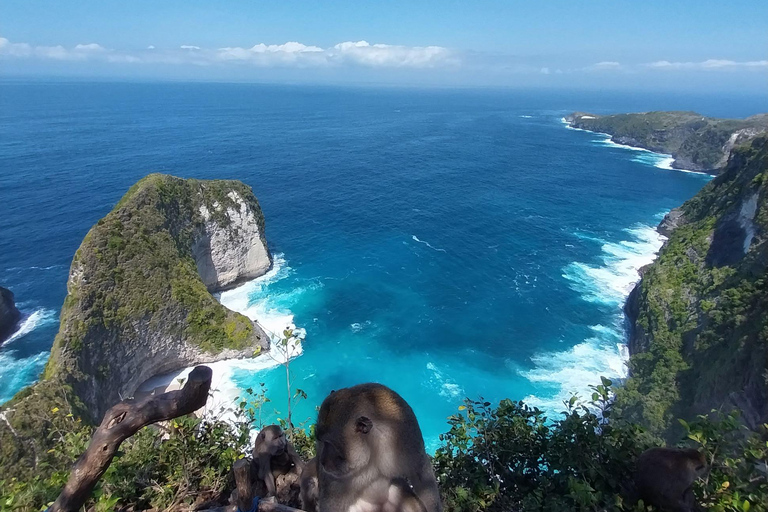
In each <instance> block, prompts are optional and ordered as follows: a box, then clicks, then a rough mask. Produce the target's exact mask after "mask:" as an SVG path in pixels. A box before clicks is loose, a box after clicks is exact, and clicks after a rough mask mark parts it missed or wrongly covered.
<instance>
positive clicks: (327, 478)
mask: <svg viewBox="0 0 768 512" xmlns="http://www.w3.org/2000/svg"><path fill="white" fill-rule="evenodd" d="M316 432H317V461H318V463H317V472H318V484H319V500H318V505H319V512H441V510H442V505H441V503H440V494H439V492H438V489H437V480H436V479H435V474H434V471H433V469H432V464H431V462H430V460H429V457H428V456H427V453H426V451H425V449H424V439H423V437H422V435H421V429H420V428H419V423H418V421H417V420H416V415H415V414H414V413H413V410H412V409H411V407H410V406H409V405H408V403H407V402H406V401H405V400H403V398H402V397H401V396H400V395H398V394H397V393H395V392H394V391H392V390H391V389H389V388H388V387H386V386H382V385H381V384H360V385H357V386H353V387H351V388H345V389H341V390H338V391H335V392H332V393H331V394H330V395H329V396H328V397H327V398H326V399H325V400H324V401H323V404H322V406H321V407H320V412H319V413H318V418H317V431H316Z"/></svg>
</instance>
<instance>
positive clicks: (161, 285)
mask: <svg viewBox="0 0 768 512" xmlns="http://www.w3.org/2000/svg"><path fill="white" fill-rule="evenodd" d="M270 266H271V256H270V254H269V251H268V249H267V245H266V241H265V238H264V217H263V215H262V212H261V209H260V207H259V204H258V202H257V201H256V198H255V197H254V195H253V192H252V191H251V189H250V188H249V187H248V186H246V185H244V184H243V183H240V182H238V181H222V180H215V181H203V180H184V179H180V178H176V177H173V176H167V175H160V174H153V175H149V176H147V177H146V178H144V179H142V180H141V181H139V182H138V183H137V184H136V185H134V186H133V187H132V188H131V189H130V190H129V191H128V192H127V193H126V194H125V196H124V197H123V198H122V199H121V200H120V202H119V203H118V204H117V205H116V206H115V208H114V209H113V210H112V211H111V212H110V213H109V214H108V215H107V216H106V217H104V218H103V219H101V220H99V222H98V223H97V224H96V225H95V226H93V228H91V230H90V231H89V232H88V234H87V235H86V237H85V239H84V240H83V242H82V244H81V245H80V248H79V249H78V250H77V252H76V254H75V257H74V259H73V261H72V266H71V268H70V273H69V280H68V282H67V292H68V294H67V297H66V299H65V301H64V305H63V307H62V310H61V325H60V327H59V332H58V334H57V335H56V339H55V340H54V344H53V347H52V349H51V357H50V359H49V361H48V364H47V366H46V369H45V372H44V374H43V377H42V378H41V380H40V381H39V382H38V383H36V384H35V385H33V386H30V387H29V388H27V389H24V390H22V391H21V392H19V393H18V394H17V395H16V396H15V397H14V398H13V399H12V400H11V401H9V402H8V403H6V404H4V405H3V406H2V407H0V467H3V468H7V469H8V470H9V471H14V473H13V474H24V473H27V472H30V471H34V468H35V467H37V466H39V464H44V463H46V457H47V455H46V454H47V453H48V450H49V449H50V448H51V443H52V442H54V441H53V437H52V435H51V434H50V433H51V432H53V431H55V430H56V429H58V430H60V431H62V430H63V431H67V430H68V429H71V428H72V424H71V422H72V421H74V420H73V419H72V418H83V419H84V420H85V421H89V422H91V423H98V422H99V421H100V420H101V417H102V416H103V414H104V413H105V412H106V410H107V409H108V408H109V407H111V406H112V405H114V404H115V403H116V402H118V401H120V400H121V399H123V398H127V397H131V396H133V394H134V392H135V391H136V389H137V388H138V386H139V385H140V384H141V383H143V382H144V381H145V380H146V379H148V378H150V377H152V376H154V375H158V374H162V373H166V372H170V371H173V370H177V369H181V368H185V367H189V366H193V365H196V364H201V363H207V362H213V361H218V360H222V359H230V358H237V357H252V356H253V355H254V354H255V353H258V352H261V351H262V350H267V349H269V337H268V336H267V334H266V333H265V332H264V331H263V330H262V328H261V327H260V326H259V325H258V324H255V323H253V322H252V321H251V320H250V319H248V318H247V317H245V316H243V315H241V314H239V313H236V312H234V311H230V310H229V309H227V308H225V307H224V306H222V305H221V304H220V303H219V302H218V301H217V300H216V299H215V298H214V297H213V296H212V295H211V291H215V290H219V289H222V288H225V287H230V286H233V285H234V284H235V283H237V282H238V281H240V280H243V279H249V278H253V277H256V276H258V275H261V274H263V273H264V272H266V271H267V270H268V269H269V267H270ZM77 421H79V420H77Z"/></svg>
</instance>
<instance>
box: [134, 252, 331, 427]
mask: <svg viewBox="0 0 768 512" xmlns="http://www.w3.org/2000/svg"><path fill="white" fill-rule="evenodd" d="M292 273H293V271H292V269H291V267H289V266H288V265H287V264H286V261H285V257H284V255H283V254H277V255H275V256H274V258H273V264H272V268H271V269H270V271H269V272H267V273H266V274H264V275H263V276H261V277H258V278H256V279H254V280H252V281H248V282H247V283H244V284H242V285H240V286H238V287H236V288H233V289H232V290H228V291H225V292H222V293H221V294H220V295H219V301H220V302H221V304H223V305H224V306H226V307H227V308H229V309H231V310H233V311H237V312H238V313H242V314H243V315H245V316H247V317H248V318H250V319H251V320H253V321H254V322H257V323H258V324H259V325H260V326H261V327H262V328H263V329H264V331H265V332H266V333H267V335H269V336H270V338H271V341H272V344H271V348H270V350H269V352H266V353H265V354H263V355H261V356H259V357H255V358H247V359H230V360H226V361H217V362H215V363H210V364H207V366H209V367H210V368H211V370H212V371H213V380H212V383H211V396H210V398H209V400H208V402H207V404H206V406H205V409H204V410H203V415H204V416H206V417H211V418H217V419H223V420H225V421H234V420H235V419H236V414H235V409H234V407H235V400H236V398H237V397H238V396H241V395H242V391H241V390H240V388H239V386H238V384H237V382H238V380H240V379H239V378H238V375H242V374H246V375H253V374H254V373H257V372H263V371H266V370H270V369H273V368H276V367H278V366H280V365H281V364H283V363H285V362H286V361H288V360H291V359H294V358H296V357H299V356H300V355H301V354H302V353H303V352H304V348H303V340H304V337H305V334H306V333H305V330H304V329H301V328H297V327H296V325H295V324H294V322H293V313H292V312H291V310H290V309H289V307H290V306H291V305H293V304H296V302H297V301H298V300H299V298H300V296H301V295H302V294H303V293H305V292H306V291H308V290H310V289H312V288H314V287H316V286H320V285H318V284H311V285H309V286H304V287H301V286H299V287H292V288H291V289H290V290H288V291H285V292H281V291H275V290H273V289H272V286H273V285H274V284H275V283H277V282H279V281H281V280H283V279H285V278H287V277H288V276H290V275H291V274H292ZM285 329H293V333H294V337H292V338H290V339H289V340H287V342H286V343H282V340H283V338H284V337H283V331H284V330H285ZM190 371H192V368H185V369H183V370H181V371H178V372H174V373H170V374H165V375H159V376H156V377H153V378H151V379H149V380H148V381H146V382H145V383H144V384H142V386H141V388H140V391H149V390H152V389H156V388H158V387H161V388H166V389H168V386H173V385H174V382H177V381H178V379H184V378H186V376H187V375H188V374H189V372H190Z"/></svg>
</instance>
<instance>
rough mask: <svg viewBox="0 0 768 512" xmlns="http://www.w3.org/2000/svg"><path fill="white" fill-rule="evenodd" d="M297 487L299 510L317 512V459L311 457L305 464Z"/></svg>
mask: <svg viewBox="0 0 768 512" xmlns="http://www.w3.org/2000/svg"><path fill="white" fill-rule="evenodd" d="M299 485H300V487H301V493H300V496H301V509H302V510H304V511H306V512H317V498H318V485H317V457H313V458H311V459H310V460H309V462H307V465H306V466H305V467H304V471H302V472H301V479H300V480H299Z"/></svg>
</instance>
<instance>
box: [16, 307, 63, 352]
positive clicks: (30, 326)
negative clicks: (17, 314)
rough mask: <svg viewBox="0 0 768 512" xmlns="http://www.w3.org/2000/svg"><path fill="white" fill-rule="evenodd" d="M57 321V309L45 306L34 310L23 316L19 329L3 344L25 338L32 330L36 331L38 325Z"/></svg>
mask: <svg viewBox="0 0 768 512" xmlns="http://www.w3.org/2000/svg"><path fill="white" fill-rule="evenodd" d="M55 321H56V312H55V311H52V310H50V309H45V308H41V309H37V310H35V311H33V312H32V314H31V315H29V316H26V317H22V319H21V322H20V323H19V329H18V330H17V331H16V332H14V333H13V334H12V335H11V337H10V338H8V339H7V340H6V341H5V343H4V344H3V346H7V345H10V344H11V343H13V342H14V341H16V340H18V339H20V338H23V337H24V336H26V335H27V334H29V333H30V332H32V331H34V330H35V329H37V328H38V327H40V326H43V325H47V324H50V323H53V322H55Z"/></svg>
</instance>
